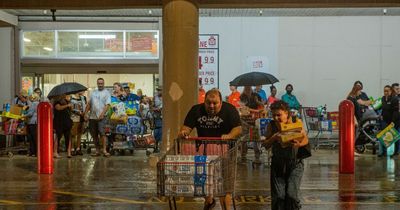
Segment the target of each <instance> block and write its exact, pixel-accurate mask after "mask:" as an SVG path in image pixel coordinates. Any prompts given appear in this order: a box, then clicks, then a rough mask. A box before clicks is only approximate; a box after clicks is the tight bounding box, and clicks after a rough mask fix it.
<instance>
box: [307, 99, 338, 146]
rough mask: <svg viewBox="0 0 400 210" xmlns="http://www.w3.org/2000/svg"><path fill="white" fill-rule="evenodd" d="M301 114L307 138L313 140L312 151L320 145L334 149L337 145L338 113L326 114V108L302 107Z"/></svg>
mask: <svg viewBox="0 0 400 210" xmlns="http://www.w3.org/2000/svg"><path fill="white" fill-rule="evenodd" d="M302 112H303V114H302V116H303V121H304V122H305V124H306V127H307V133H308V136H309V137H310V139H313V140H314V149H318V148H319V147H320V146H322V145H325V146H330V147H332V148H335V147H336V146H337V145H338V139H337V134H338V131H339V126H338V122H339V112H327V110H326V106H323V107H302ZM335 137H336V138H335Z"/></svg>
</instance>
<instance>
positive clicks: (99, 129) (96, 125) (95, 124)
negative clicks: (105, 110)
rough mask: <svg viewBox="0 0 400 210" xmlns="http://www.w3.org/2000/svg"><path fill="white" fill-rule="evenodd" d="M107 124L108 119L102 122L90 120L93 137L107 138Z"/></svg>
mask: <svg viewBox="0 0 400 210" xmlns="http://www.w3.org/2000/svg"><path fill="white" fill-rule="evenodd" d="M106 124H107V119H102V120H94V119H90V120H89V131H90V135H91V136H93V137H94V136H98V135H100V136H105V135H106V133H105V129H104V128H105V127H106Z"/></svg>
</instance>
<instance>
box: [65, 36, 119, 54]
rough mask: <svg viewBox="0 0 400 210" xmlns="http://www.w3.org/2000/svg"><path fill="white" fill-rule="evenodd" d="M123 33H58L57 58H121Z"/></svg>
mask: <svg viewBox="0 0 400 210" xmlns="http://www.w3.org/2000/svg"><path fill="white" fill-rule="evenodd" d="M123 40H124V33H123V32H122V31H120V32H101V31H98V32H96V31H90V32H88V31H86V32H84V31H80V32H76V31H75V32H74V31H58V57H122V56H123V55H124V50H123Z"/></svg>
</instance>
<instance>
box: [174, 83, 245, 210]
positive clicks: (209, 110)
mask: <svg viewBox="0 0 400 210" xmlns="http://www.w3.org/2000/svg"><path fill="white" fill-rule="evenodd" d="M193 128H196V129H197V134H198V136H199V137H221V138H222V139H237V138H238V137H239V136H240V134H241V133H242V127H241V123H240V116H239V112H238V111H237V110H236V108H235V107H234V106H233V105H231V104H229V103H226V102H223V101H222V97H221V93H220V92H219V91H218V90H217V89H211V90H209V91H208V92H207V93H206V96H205V101H204V103H201V104H198V105H194V106H193V107H192V108H191V109H190V111H189V113H188V114H187V115H186V118H185V122H184V125H183V126H182V128H181V130H180V131H179V137H180V138H187V137H188V136H189V135H190V133H191V132H192V130H193ZM220 202H221V205H223V204H224V203H225V206H226V207H227V208H226V209H230V202H231V196H230V195H227V196H226V197H225V198H221V199H220ZM204 205H205V206H204V209H212V208H213V207H214V206H215V200H214V199H213V198H212V197H210V196H209V197H206V199H205V203H204Z"/></svg>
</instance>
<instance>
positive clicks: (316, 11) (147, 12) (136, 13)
mask: <svg viewBox="0 0 400 210" xmlns="http://www.w3.org/2000/svg"><path fill="white" fill-rule="evenodd" d="M385 10H386V15H388V16H400V8H397V7H396V8H393V7H391V8H306V9H292V8H290V9H289V8H288V9H285V8H278V9H275V8H274V9H269V8H260V9H242V8H240V9H200V16H202V17H259V16H265V17H280V16H381V15H384V11H385ZM4 11H5V12H8V13H10V14H13V15H16V16H19V18H20V20H34V19H35V18H36V19H41V20H43V19H46V18H49V19H51V12H50V10H4ZM55 15H56V16H57V17H58V18H62V17H68V18H74V19H76V20H79V18H80V17H161V16H162V10H161V9H115V10H57V11H56V13H55Z"/></svg>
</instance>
